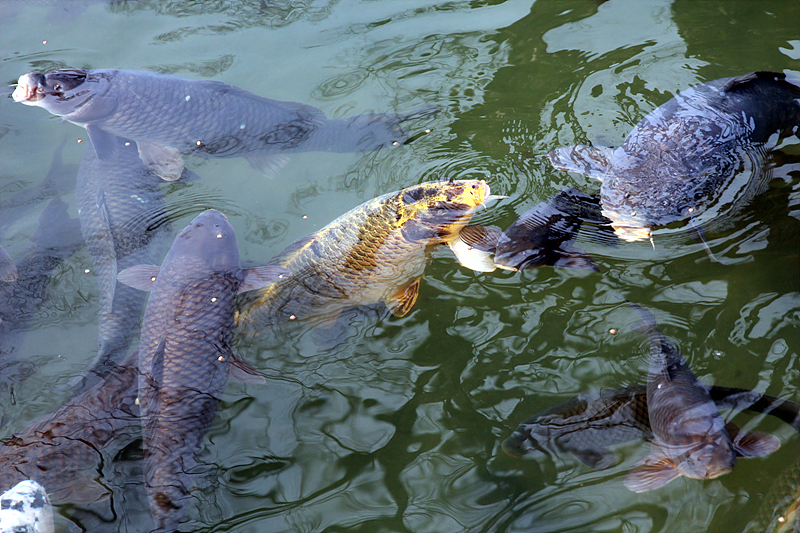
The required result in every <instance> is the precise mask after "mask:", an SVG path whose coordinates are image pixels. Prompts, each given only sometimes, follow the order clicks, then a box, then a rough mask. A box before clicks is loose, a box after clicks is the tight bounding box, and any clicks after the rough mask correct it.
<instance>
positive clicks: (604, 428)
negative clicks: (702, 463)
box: [503, 385, 800, 469]
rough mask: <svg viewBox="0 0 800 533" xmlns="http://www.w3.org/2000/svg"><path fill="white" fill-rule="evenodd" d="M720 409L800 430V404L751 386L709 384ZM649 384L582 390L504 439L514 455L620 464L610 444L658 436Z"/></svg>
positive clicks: (599, 464) (601, 465)
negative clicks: (754, 415) (766, 418)
mask: <svg viewBox="0 0 800 533" xmlns="http://www.w3.org/2000/svg"><path fill="white" fill-rule="evenodd" d="M708 393H709V395H710V396H711V399H712V400H713V401H714V404H715V405H716V406H717V408H718V409H725V408H728V409H734V410H741V409H746V410H749V411H752V412H756V413H764V414H769V415H772V416H774V417H776V418H778V419H779V420H782V421H783V422H786V423H787V424H789V425H791V426H792V427H793V428H795V429H800V404H797V403H795V402H792V401H789V400H784V399H782V398H776V397H774V396H768V395H766V394H760V393H757V392H754V391H749V390H747V389H738V388H731V387H720V386H717V385H714V386H711V387H709V388H708ZM653 438H654V437H653V430H652V428H651V427H650V413H649V410H648V409H647V387H646V386H645V385H633V386H630V387H624V388H620V389H614V390H603V391H600V392H588V393H581V394H579V395H578V396H575V397H573V398H570V399H569V400H567V401H566V402H563V403H560V404H558V405H556V406H554V407H551V408H549V409H547V410H545V411H542V412H541V413H538V414H536V415H534V416H532V417H531V418H529V419H527V420H525V421H524V422H522V423H521V424H520V425H519V426H518V427H517V429H515V430H514V432H513V433H512V434H511V435H510V436H509V437H508V438H507V439H506V440H504V441H503V451H505V452H506V453H507V454H508V455H510V456H512V457H532V456H536V455H542V454H548V455H552V454H559V453H565V452H570V453H572V454H573V455H575V457H577V458H578V459H580V460H581V461H582V462H583V463H585V464H587V465H588V466H591V467H592V468H597V469H602V468H607V467H609V466H612V465H614V464H616V462H617V461H616V457H615V455H614V454H613V452H611V451H610V450H609V449H608V448H609V447H610V446H613V445H615V444H621V443H623V442H629V441H632V440H636V439H642V440H645V441H648V442H650V441H652V440H653Z"/></svg>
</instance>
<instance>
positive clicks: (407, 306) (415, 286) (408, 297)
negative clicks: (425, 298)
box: [386, 276, 422, 317]
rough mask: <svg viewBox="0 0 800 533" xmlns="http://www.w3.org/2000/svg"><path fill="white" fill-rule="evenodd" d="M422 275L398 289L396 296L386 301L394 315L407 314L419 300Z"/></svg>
mask: <svg viewBox="0 0 800 533" xmlns="http://www.w3.org/2000/svg"><path fill="white" fill-rule="evenodd" d="M421 279H422V276H420V277H418V278H416V279H414V280H413V281H412V282H411V283H409V284H408V285H406V286H405V287H403V288H402V289H400V290H399V291H397V292H396V293H395V294H394V296H392V297H391V298H389V300H387V301H386V307H388V308H389V311H391V312H392V314H393V315H394V316H398V317H401V316H406V315H407V314H408V312H409V311H411V308H412V307H414V303H415V302H416V301H417V296H418V295H419V282H420V280H421Z"/></svg>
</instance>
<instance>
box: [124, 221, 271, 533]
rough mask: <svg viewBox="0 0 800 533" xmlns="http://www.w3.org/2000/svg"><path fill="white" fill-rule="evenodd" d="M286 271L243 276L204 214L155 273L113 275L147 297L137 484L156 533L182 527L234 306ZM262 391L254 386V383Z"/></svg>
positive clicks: (228, 231) (220, 224)
mask: <svg viewBox="0 0 800 533" xmlns="http://www.w3.org/2000/svg"><path fill="white" fill-rule="evenodd" d="M286 273H287V271H286V269H283V268H278V267H262V268H259V269H251V270H249V271H244V270H242V268H241V266H240V264H239V249H238V246H237V243H236V235H235V234H234V232H233V228H232V227H231V225H230V224H229V223H228V221H227V218H226V217H225V216H224V215H223V214H222V213H220V212H219V211H216V210H213V209H209V210H207V211H205V212H203V213H201V214H200V215H198V216H197V217H196V218H195V219H194V220H193V221H192V223H191V224H190V225H189V226H187V227H186V228H184V229H183V230H181V231H180V232H179V233H178V236H177V237H176V238H175V241H174V242H173V244H172V247H171V248H170V250H169V252H168V253H167V256H166V258H165V259H164V262H163V264H162V266H161V268H160V269H159V268H158V267H154V266H148V265H141V266H137V267H131V268H129V269H126V270H124V271H122V272H121V273H120V274H119V279H120V281H122V282H123V283H127V284H129V285H132V286H135V287H137V288H140V289H144V290H151V294H150V298H149V300H148V303H147V308H146V310H145V316H144V320H143V324H142V334H141V339H140V347H139V360H138V369H139V374H140V375H139V379H138V387H139V404H140V409H141V413H142V425H143V433H144V449H145V464H144V471H145V482H146V485H147V493H148V498H149V500H150V509H151V512H152V514H153V518H154V520H155V522H156V526H157V529H158V530H159V531H174V530H175V529H176V528H177V527H178V524H179V523H180V521H181V519H182V517H183V513H184V510H183V507H184V506H185V505H186V503H187V498H188V495H189V490H190V489H191V487H192V486H193V485H194V483H193V481H192V466H193V465H195V464H196V460H195V454H196V453H197V452H198V451H199V450H200V448H201V446H202V444H203V439H204V437H205V435H206V433H207V432H208V429H209V427H210V426H211V422H212V420H213V418H214V415H215V413H216V410H217V406H218V404H219V401H220V397H221V395H222V391H223V388H224V386H225V383H226V381H227V379H228V372H229V369H231V368H234V369H235V368H236V367H235V366H232V365H231V362H232V359H233V354H232V353H231V340H232V336H233V322H234V297H235V294H236V293H237V292H241V291H244V290H250V289H253V288H258V287H262V286H263V285H264V284H266V283H270V282H272V281H274V280H276V279H278V277H279V276H282V275H284V274H286ZM261 379H262V381H263V378H261Z"/></svg>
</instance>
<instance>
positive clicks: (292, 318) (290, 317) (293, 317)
mask: <svg viewBox="0 0 800 533" xmlns="http://www.w3.org/2000/svg"><path fill="white" fill-rule="evenodd" d="M295 318H297V317H296V316H294V315H289V320H294V319H295Z"/></svg>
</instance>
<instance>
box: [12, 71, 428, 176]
mask: <svg viewBox="0 0 800 533" xmlns="http://www.w3.org/2000/svg"><path fill="white" fill-rule="evenodd" d="M12 97H13V98H14V100H15V101H16V102H20V103H22V104H25V105H29V106H37V107H42V108H44V109H46V110H47V111H49V112H50V113H52V114H54V115H57V116H60V117H62V118H63V119H64V120H66V121H69V122H72V123H73V124H77V125H79V126H83V127H84V128H86V131H87V132H88V134H89V139H90V140H91V142H92V146H94V149H95V151H96V153H97V157H98V158H100V159H106V158H108V157H110V155H111V154H112V153H113V151H114V149H115V143H114V140H113V138H114V136H117V137H123V138H125V139H130V140H132V141H134V142H135V143H136V145H137V147H138V152H139V156H140V157H141V159H142V161H143V162H144V163H145V164H146V165H148V166H149V167H150V168H151V169H152V170H153V171H154V172H155V173H156V174H158V175H159V176H161V177H162V178H163V179H165V180H167V181H174V180H176V179H178V178H179V177H180V175H181V172H182V171H183V168H184V162H183V157H182V154H193V155H198V156H201V157H244V158H245V159H247V161H248V162H249V163H250V164H251V165H252V166H253V167H255V168H257V169H259V170H261V171H262V172H264V173H265V174H274V173H275V171H276V170H277V169H279V168H280V167H281V166H282V165H283V164H284V163H285V161H284V160H285V156H284V155H283V154H286V153H292V152H309V151H329V152H361V151H368V150H376V149H378V148H380V147H382V146H392V145H397V144H402V143H404V142H405V141H406V140H407V139H408V138H407V136H406V135H405V134H404V133H402V132H401V131H400V130H399V128H398V125H399V124H400V123H401V122H403V121H405V120H409V119H411V118H416V117H417V116H426V115H430V114H432V113H433V111H420V112H418V113H415V114H412V115H408V116H402V115H397V114H379V113H367V114H363V115H358V116H355V117H349V118H340V119H330V118H327V117H326V116H325V114H324V113H323V112H322V111H320V110H319V109H317V108H315V107H312V106H309V105H305V104H300V103H295V102H282V101H278V100H270V99H268V98H262V97H260V96H256V95H254V94H252V93H249V92H247V91H245V90H243V89H240V88H238V87H234V86H233V85H228V84H226V83H222V82H219V81H196V80H190V79H187V78H182V77H180V76H174V75H170V74H159V73H155V72H144V71H134V70H115V69H109V70H79V69H64V70H54V71H51V72H48V73H46V74H42V73H39V72H31V73H28V74H24V75H22V76H21V77H20V78H19V82H18V84H17V87H16V89H15V90H14V92H13V94H12Z"/></svg>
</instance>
